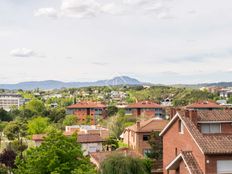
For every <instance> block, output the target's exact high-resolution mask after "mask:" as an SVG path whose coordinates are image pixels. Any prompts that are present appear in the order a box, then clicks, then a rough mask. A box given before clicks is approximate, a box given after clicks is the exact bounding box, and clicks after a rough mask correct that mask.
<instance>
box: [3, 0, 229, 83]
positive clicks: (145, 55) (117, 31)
mask: <svg viewBox="0 0 232 174" xmlns="http://www.w3.org/2000/svg"><path fill="white" fill-rule="evenodd" d="M231 31H232V1H231V0H39V1H38V0H0V65H1V66H0V83H17V82H22V81H38V80H61V81H66V82H67V81H95V80H102V79H110V78H112V77H115V76H122V75H127V76H130V77H133V78H137V79H139V80H140V81H146V82H152V83H159V84H177V83H186V84H190V83H202V82H219V81H232V32H231Z"/></svg>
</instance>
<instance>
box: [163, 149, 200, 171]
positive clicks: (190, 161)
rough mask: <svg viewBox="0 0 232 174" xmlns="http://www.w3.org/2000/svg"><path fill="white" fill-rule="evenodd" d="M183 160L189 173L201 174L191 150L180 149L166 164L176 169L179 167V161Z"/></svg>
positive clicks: (169, 167)
mask: <svg viewBox="0 0 232 174" xmlns="http://www.w3.org/2000/svg"><path fill="white" fill-rule="evenodd" d="M181 161H184V163H185V165H186V168H187V170H188V171H189V173H191V174H203V172H202V170H201V168H200V166H199V164H198V163H197V161H196V159H195V158H194V156H193V154H192V152H191V151H182V152H181V153H180V154H179V155H178V156H177V157H176V158H175V159H174V160H173V161H172V162H171V163H170V164H169V165H168V166H167V168H168V169H169V170H170V169H177V168H178V167H179V163H180V162H181Z"/></svg>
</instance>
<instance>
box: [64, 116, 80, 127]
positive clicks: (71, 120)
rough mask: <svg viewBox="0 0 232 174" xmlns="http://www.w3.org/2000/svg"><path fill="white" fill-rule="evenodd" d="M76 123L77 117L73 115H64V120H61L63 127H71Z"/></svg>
mask: <svg viewBox="0 0 232 174" xmlns="http://www.w3.org/2000/svg"><path fill="white" fill-rule="evenodd" d="M76 123H77V116H75V115H66V116H65V119H64V120H63V125H64V126H71V125H75V124H76Z"/></svg>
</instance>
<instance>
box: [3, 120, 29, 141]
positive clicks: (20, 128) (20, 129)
mask: <svg viewBox="0 0 232 174" xmlns="http://www.w3.org/2000/svg"><path fill="white" fill-rule="evenodd" d="M3 133H4V135H6V137H7V138H8V139H9V140H15V139H18V140H20V138H21V137H24V136H25V135H26V124H25V122H23V121H22V120H16V121H12V122H9V123H8V124H7V125H6V127H5V128H4V130H3Z"/></svg>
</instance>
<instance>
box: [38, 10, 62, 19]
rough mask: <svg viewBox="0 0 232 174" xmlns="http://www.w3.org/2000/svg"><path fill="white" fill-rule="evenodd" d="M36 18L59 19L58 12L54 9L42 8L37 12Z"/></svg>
mask: <svg viewBox="0 0 232 174" xmlns="http://www.w3.org/2000/svg"><path fill="white" fill-rule="evenodd" d="M34 16H47V17H51V18H57V17H58V12H57V10H56V9H54V8H40V9H38V10H36V11H35V13H34Z"/></svg>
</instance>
